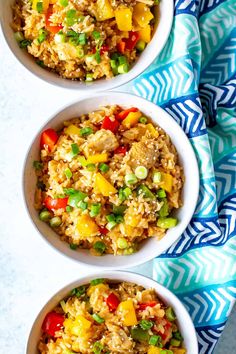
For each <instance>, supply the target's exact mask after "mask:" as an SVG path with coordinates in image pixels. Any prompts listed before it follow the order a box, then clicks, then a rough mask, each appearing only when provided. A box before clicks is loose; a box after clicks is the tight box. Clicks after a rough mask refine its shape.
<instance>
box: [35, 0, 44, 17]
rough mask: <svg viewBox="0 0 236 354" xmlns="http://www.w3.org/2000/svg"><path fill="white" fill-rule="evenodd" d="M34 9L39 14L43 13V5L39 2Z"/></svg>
mask: <svg viewBox="0 0 236 354" xmlns="http://www.w3.org/2000/svg"><path fill="white" fill-rule="evenodd" d="M36 9H37V11H38V12H39V13H40V14H41V13H42V12H43V3H42V2H41V1H39V2H37V4H36Z"/></svg>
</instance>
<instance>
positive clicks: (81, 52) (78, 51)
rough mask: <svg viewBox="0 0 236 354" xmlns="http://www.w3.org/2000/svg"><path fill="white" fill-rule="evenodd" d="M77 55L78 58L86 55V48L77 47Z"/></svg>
mask: <svg viewBox="0 0 236 354" xmlns="http://www.w3.org/2000/svg"><path fill="white" fill-rule="evenodd" d="M77 57H78V58H83V57H84V50H83V49H82V48H77Z"/></svg>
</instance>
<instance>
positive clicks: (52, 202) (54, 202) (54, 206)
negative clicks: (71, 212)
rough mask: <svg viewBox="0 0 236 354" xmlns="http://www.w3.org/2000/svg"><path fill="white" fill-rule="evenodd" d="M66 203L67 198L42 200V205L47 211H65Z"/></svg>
mask: <svg viewBox="0 0 236 354" xmlns="http://www.w3.org/2000/svg"><path fill="white" fill-rule="evenodd" d="M67 203H68V197H66V198H56V199H53V198H51V197H50V196H48V197H46V198H45V199H44V205H45V207H46V208H47V209H49V210H58V209H65V208H66V206H67Z"/></svg>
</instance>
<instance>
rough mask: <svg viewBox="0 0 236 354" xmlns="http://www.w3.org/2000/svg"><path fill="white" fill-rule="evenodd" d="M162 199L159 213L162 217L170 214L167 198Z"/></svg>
mask: <svg viewBox="0 0 236 354" xmlns="http://www.w3.org/2000/svg"><path fill="white" fill-rule="evenodd" d="M162 201H163V204H162V207H161V209H160V210H159V212H158V214H159V216H160V217H161V218H163V217H165V216H168V215H169V205H168V202H167V199H166V198H164V199H163V200H162Z"/></svg>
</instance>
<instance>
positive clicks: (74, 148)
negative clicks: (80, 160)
mask: <svg viewBox="0 0 236 354" xmlns="http://www.w3.org/2000/svg"><path fill="white" fill-rule="evenodd" d="M71 154H72V157H74V156H76V155H78V154H79V147H78V145H77V144H76V143H74V144H71Z"/></svg>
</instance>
